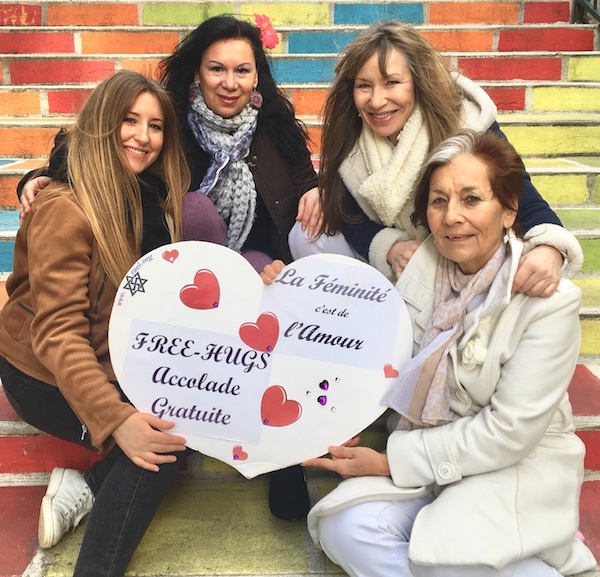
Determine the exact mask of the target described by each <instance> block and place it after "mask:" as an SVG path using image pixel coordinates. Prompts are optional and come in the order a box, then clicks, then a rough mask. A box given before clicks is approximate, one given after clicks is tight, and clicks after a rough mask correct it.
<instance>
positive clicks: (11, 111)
mask: <svg viewBox="0 0 600 577" xmlns="http://www.w3.org/2000/svg"><path fill="white" fill-rule="evenodd" d="M0 110H2V115H3V116H26V115H27V114H37V115H39V114H40V113H41V107H40V97H39V94H38V93H37V92H2V93H0Z"/></svg>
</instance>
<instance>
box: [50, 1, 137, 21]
mask: <svg viewBox="0 0 600 577" xmlns="http://www.w3.org/2000/svg"><path fill="white" fill-rule="evenodd" d="M139 23H140V22H139V16H138V7H137V6H136V5H135V4H121V3H117V2H113V3H110V4H78V3H70V2H69V3H68V4H49V5H48V26H137V25H138V24H139Z"/></svg>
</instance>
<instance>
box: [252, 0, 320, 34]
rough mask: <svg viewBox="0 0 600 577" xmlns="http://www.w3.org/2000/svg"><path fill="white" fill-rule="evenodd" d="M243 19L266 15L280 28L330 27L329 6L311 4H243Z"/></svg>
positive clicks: (275, 26)
mask: <svg viewBox="0 0 600 577" xmlns="http://www.w3.org/2000/svg"><path fill="white" fill-rule="evenodd" d="M241 6H242V17H243V16H245V15H249V16H252V15H253V14H265V15H266V16H268V17H269V18H270V19H271V22H272V23H273V26H274V28H275V30H277V27H278V26H329V24H330V16H329V4H324V3H315V4H313V3H311V2H285V3H284V2H276V3H273V4H266V3H249V4H246V3H243V4H242V5H241Z"/></svg>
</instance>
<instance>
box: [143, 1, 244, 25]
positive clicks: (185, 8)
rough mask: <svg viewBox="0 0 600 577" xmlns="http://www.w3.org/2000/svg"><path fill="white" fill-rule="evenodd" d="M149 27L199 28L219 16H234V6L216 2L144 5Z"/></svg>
mask: <svg viewBox="0 0 600 577" xmlns="http://www.w3.org/2000/svg"><path fill="white" fill-rule="evenodd" d="M143 10H144V16H143V21H144V24H146V25H148V26H198V25H199V24H200V23H201V22H204V21H205V20H206V19H208V18H211V17H212V16H218V15H219V14H232V13H233V12H234V7H233V4H228V3H214V2H209V3H205V2H193V3H187V2H186V3H183V2H148V3H144V5H143Z"/></svg>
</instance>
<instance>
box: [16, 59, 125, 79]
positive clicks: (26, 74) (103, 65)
mask: <svg viewBox="0 0 600 577" xmlns="http://www.w3.org/2000/svg"><path fill="white" fill-rule="evenodd" d="M114 72H115V63H114V61H112V60H90V61H85V60H39V61H37V60H28V61H23V60H16V61H14V62H11V63H10V79H11V83H12V84H64V83H70V82H99V81H101V80H104V79H105V78H107V77H108V76H110V75H111V74H113V73H114Z"/></svg>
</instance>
